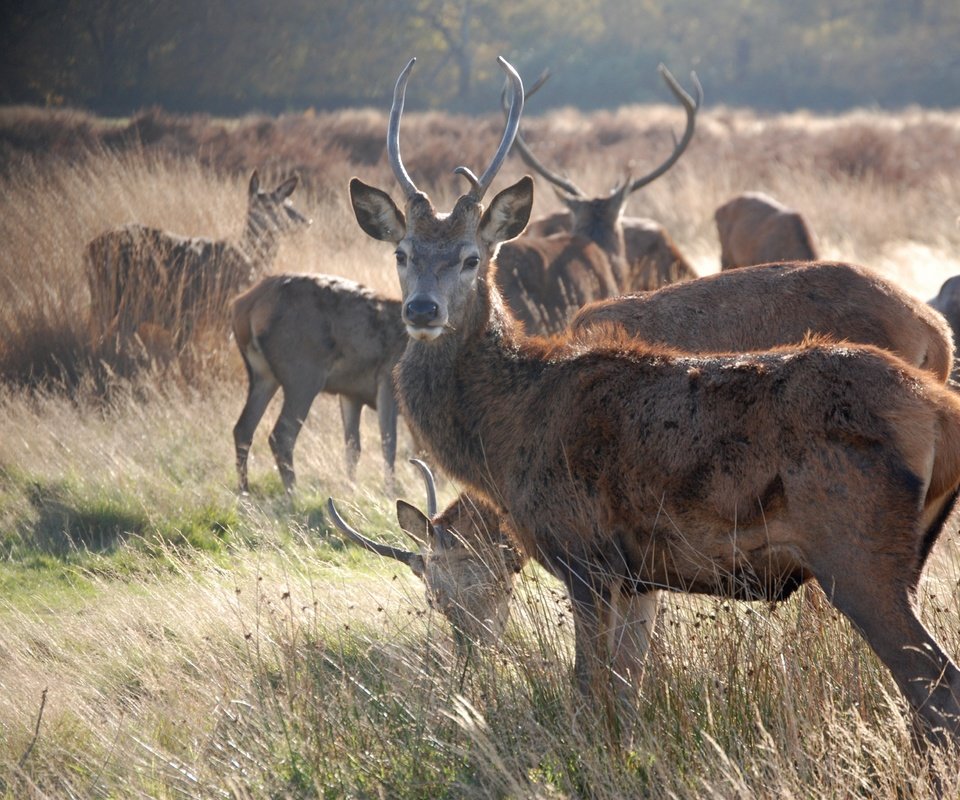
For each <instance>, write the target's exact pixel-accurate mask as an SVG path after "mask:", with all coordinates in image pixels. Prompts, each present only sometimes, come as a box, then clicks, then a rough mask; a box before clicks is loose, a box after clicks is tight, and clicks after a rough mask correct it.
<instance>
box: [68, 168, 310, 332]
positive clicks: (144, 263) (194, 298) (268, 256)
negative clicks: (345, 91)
mask: <svg viewBox="0 0 960 800" xmlns="http://www.w3.org/2000/svg"><path fill="white" fill-rule="evenodd" d="M297 182H298V178H297V176H296V175H293V176H291V177H289V178H287V179H286V180H284V181H282V182H281V183H280V184H279V185H278V186H277V187H276V189H274V190H273V191H272V192H262V191H260V178H259V176H258V174H257V172H256V171H254V173H253V175H252V176H251V178H250V185H249V190H248V197H247V219H246V225H245V227H244V230H243V234H242V236H241V237H240V240H239V241H238V242H230V241H225V240H219V241H213V240H210V239H200V238H187V237H183V236H177V235H175V234H172V233H167V232H166V231H162V230H159V229H157V228H148V227H146V226H145V225H139V224H132V225H127V226H125V227H123V228H118V229H116V230H111V231H107V232H105V233H102V234H100V235H99V236H97V237H96V238H95V239H93V240H92V241H91V242H90V243H89V244H88V245H87V248H86V251H85V263H86V272H87V281H88V284H89V286H90V303H91V305H90V317H91V328H92V330H93V332H94V335H95V336H96V337H97V338H98V340H99V341H100V342H102V343H112V344H115V345H119V346H120V347H123V346H125V345H126V344H127V343H129V342H130V341H131V340H132V338H133V337H134V335H137V334H143V335H144V336H149V337H150V338H153V337H154V336H155V335H156V333H158V332H159V333H161V335H164V334H165V338H167V339H168V340H169V341H170V342H171V343H172V344H173V345H174V346H175V347H177V348H178V349H179V348H180V347H182V346H183V345H184V344H186V343H187V342H188V341H189V339H190V336H191V334H192V332H193V330H194V329H195V327H196V326H197V324H198V322H199V321H200V320H201V319H202V318H203V317H204V315H205V314H213V315H219V314H220V313H221V309H222V307H223V305H224V304H225V303H226V302H227V300H228V299H229V298H230V297H231V296H232V295H234V294H236V293H237V291H239V290H240V289H241V288H243V287H244V286H247V285H249V284H250V283H252V282H253V281H254V280H255V279H256V278H257V276H258V275H260V274H262V273H263V272H265V271H267V270H268V269H269V268H270V265H271V264H272V263H273V261H274V259H275V258H276V255H277V251H278V249H279V240H280V237H281V236H283V235H285V234H287V233H289V232H292V231H295V230H299V229H301V228H304V227H306V226H307V225H309V224H310V220H308V219H307V218H306V217H304V216H303V215H302V214H301V213H300V212H299V211H297V210H296V209H295V208H294V207H293V206H292V205H291V204H290V199H289V198H290V195H291V194H293V190H294V189H295V188H296V187H297Z"/></svg>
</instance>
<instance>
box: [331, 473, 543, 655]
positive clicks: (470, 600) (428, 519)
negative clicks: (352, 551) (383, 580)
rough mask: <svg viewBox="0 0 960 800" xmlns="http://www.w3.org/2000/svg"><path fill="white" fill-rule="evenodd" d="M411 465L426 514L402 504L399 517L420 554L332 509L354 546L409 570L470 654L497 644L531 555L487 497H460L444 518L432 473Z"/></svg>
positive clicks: (458, 645) (456, 641)
mask: <svg viewBox="0 0 960 800" xmlns="http://www.w3.org/2000/svg"><path fill="white" fill-rule="evenodd" d="M410 462H411V463H412V464H414V465H416V467H417V468H418V469H419V470H420V473H421V474H422V476H423V480H424V484H425V486H426V491H427V512H426V514H424V513H423V512H422V511H420V509H418V508H417V507H416V506H413V505H411V504H410V503H407V502H406V501H404V500H397V519H398V521H399V522H400V527H401V529H402V530H403V531H404V532H405V533H406V534H407V535H408V536H409V537H410V538H411V539H413V541H414V542H416V543H417V544H418V545H419V547H420V552H418V553H414V552H412V551H409V550H403V549H401V548H398V547H391V546H390V545H386V544H382V543H381V542H377V541H374V540H373V539H369V538H367V537H366V536H364V535H363V534H361V533H359V532H358V531H356V530H354V529H353V528H352V527H350V525H348V524H347V523H346V522H345V521H344V520H343V518H342V517H341V516H340V514H339V513H338V511H337V508H336V506H335V505H334V503H333V500H332V499H331V500H328V501H327V510H328V512H329V514H330V518H331V520H333V523H334V524H335V525H336V526H337V527H338V528H339V529H340V530H341V531H342V532H343V533H344V534H345V535H346V536H347V537H348V538H349V539H351V540H352V541H353V542H355V543H356V544H358V545H360V546H361V547H363V548H366V549H367V550H370V551H371V552H373V553H376V554H377V555H379V556H384V557H385V558H392V559H395V560H397V561H399V562H401V563H402V564H406V565H407V566H408V567H410V569H411V570H412V571H413V573H414V575H416V576H417V577H418V578H420V579H421V580H422V581H423V582H424V584H425V586H426V592H427V602H428V603H429V604H430V605H431V606H432V607H434V608H436V609H437V610H438V611H440V612H441V613H442V614H443V615H444V616H445V617H446V618H447V619H448V620H449V622H450V625H451V627H452V628H453V636H454V645H455V647H456V649H457V651H458V652H459V653H461V654H464V653H466V652H467V651H468V650H469V649H470V648H471V647H472V646H473V645H474V644H477V643H493V642H495V641H496V640H497V639H499V637H500V635H501V633H503V629H504V626H505V625H506V622H507V618H508V616H509V614H510V598H511V597H512V596H513V588H514V582H515V579H516V576H517V573H519V572H520V570H521V569H522V568H523V566H524V564H525V563H526V562H527V557H526V555H525V554H523V553H521V552H520V551H519V550H518V549H517V547H516V544H515V543H514V540H513V537H512V536H511V535H510V534H508V533H507V532H506V531H505V530H504V521H503V520H502V518H501V516H500V514H499V513H498V512H497V510H496V509H494V508H493V507H492V506H491V505H490V504H489V503H488V502H487V501H486V500H484V499H482V498H480V497H473V496H470V495H468V494H461V495H460V496H459V497H457V498H456V499H455V500H454V501H453V502H452V503H450V505H449V506H447V507H446V508H445V509H444V510H443V511H442V512H441V513H439V514H438V513H437V490H436V485H435V483H434V479H433V474H432V473H431V472H430V468H429V467H428V466H427V465H426V464H425V463H424V462H423V461H420V460H419V459H415V458H414V459H410Z"/></svg>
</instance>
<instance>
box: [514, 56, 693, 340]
mask: <svg viewBox="0 0 960 800" xmlns="http://www.w3.org/2000/svg"><path fill="white" fill-rule="evenodd" d="M660 74H661V75H662V76H663V79H664V81H665V82H666V84H667V86H668V87H669V89H670V91H671V92H672V93H673V95H674V97H676V98H677V100H678V101H679V102H680V104H681V105H682V106H683V108H684V110H685V111H686V115H687V124H686V128H685V130H684V133H683V136H682V137H681V139H680V141H679V142H677V143H676V145H675V147H674V149H673V152H672V153H671V154H670V156H669V157H668V158H667V159H666V160H665V161H664V162H663V163H662V164H661V165H660V166H659V167H657V168H656V169H655V170H653V171H652V172H650V173H649V174H647V175H644V176H643V177H641V178H636V179H634V180H630V179H629V178H628V179H626V180H624V182H623V183H622V184H621V185H620V186H618V187H617V188H615V189H614V190H613V191H612V192H611V193H610V194H609V195H607V196H606V197H588V196H587V195H586V194H584V192H583V191H582V190H581V189H579V188H578V187H577V186H576V184H574V183H573V182H572V181H570V180H567V179H566V178H562V177H560V176H559V175H557V174H555V173H553V172H551V171H550V170H549V169H547V168H546V167H545V166H544V165H543V164H541V163H540V161H538V160H537V158H536V157H535V156H534V155H533V153H532V152H531V151H530V149H529V147H527V145H526V143H525V142H524V141H523V138H522V137H521V136H520V135H519V133H518V134H517V136H516V139H515V140H514V143H513V147H514V148H515V149H516V151H517V152H518V153H519V154H520V156H521V158H523V160H524V162H525V163H526V164H527V165H528V166H529V167H530V168H531V169H533V170H534V171H535V172H537V173H538V174H539V175H541V176H542V177H543V178H545V179H546V180H547V181H549V182H550V183H551V184H553V185H554V186H555V187H556V189H557V195H558V196H559V197H560V199H561V200H562V201H563V203H564V205H566V207H567V209H568V213H569V215H570V217H571V226H570V229H569V231H568V232H565V233H555V234H553V235H551V236H545V237H535V236H525V237H522V238H520V239H518V240H516V241H513V242H509V243H508V244H505V245H504V246H503V247H501V248H500V255H499V256H498V264H499V271H498V273H497V275H498V278H497V279H498V281H499V285H500V287H501V290H502V293H503V296H504V298H505V299H506V301H507V304H508V305H509V306H510V309H511V310H512V311H513V312H514V314H515V315H516V316H517V317H518V318H519V319H520V321H521V322H523V324H524V326H525V327H526V329H527V331H528V332H531V333H532V332H534V330H538V329H539V330H543V329H546V330H547V331H549V332H558V331H560V330H563V329H564V328H565V327H566V326H567V323H568V322H569V320H570V317H571V315H572V314H573V312H575V311H576V310H577V308H579V307H580V306H582V305H584V304H585V303H588V302H591V301H593V300H601V299H603V298H605V297H613V296H615V295H618V294H622V293H623V292H625V291H638V290H641V289H646V288H655V287H656V286H658V285H660V284H661V283H662V282H664V281H667V280H668V279H669V278H670V277H671V276H675V277H679V276H684V277H687V276H688V273H692V270H690V269H689V265H688V264H686V262H685V261H684V260H683V258H682V257H681V256H680V255H679V253H677V252H676V248H674V247H673V246H672V243H669V239H668V237H666V235H665V234H662V229H661V228H660V227H659V226H658V225H657V224H656V223H650V222H649V221H646V220H644V221H642V223H643V225H642V228H641V230H642V232H641V233H640V234H639V235H636V236H634V238H636V239H640V240H641V247H642V249H643V250H644V251H646V252H647V253H648V254H649V253H650V250H651V249H652V250H653V251H654V252H653V256H652V258H644V259H642V260H641V261H640V262H634V261H630V260H628V258H627V251H626V245H625V242H624V229H623V223H622V220H621V218H622V216H623V209H624V207H625V206H626V203H627V200H628V199H629V197H630V195H631V194H633V193H634V192H635V191H637V190H638V189H640V188H642V187H644V186H647V185H649V184H650V183H652V182H653V181H654V180H656V179H657V178H659V177H660V176H661V175H663V174H664V173H665V172H666V171H667V170H669V169H670V168H671V167H672V166H673V165H674V164H675V163H676V162H677V161H678V159H679V158H680V156H681V155H683V153H684V151H685V150H686V149H687V146H688V145H689V144H690V140H691V139H692V138H693V132H694V129H695V125H696V116H697V111H698V110H699V109H700V105H701V103H702V102H703V89H702V88H701V86H700V82H699V81H698V80H697V76H696V75H695V74H694V75H693V82H694V90H695V95H696V98H695V99H694V98H692V97H690V95H688V94H687V93H686V92H685V91H684V90H683V88H682V87H681V86H680V84H679V83H677V80H676V79H675V78H674V77H673V75H671V74H670V72H669V71H668V70H667V68H666V67H664V66H663V65H661V66H660ZM540 83H542V80H541V82H540ZM538 85H539V84H538ZM651 226H653V228H652V235H651ZM664 248H665V249H664ZM651 270H653V271H656V272H657V273H658V276H657V277H653V275H652V274H651ZM659 273H663V274H662V275H661V274H659Z"/></svg>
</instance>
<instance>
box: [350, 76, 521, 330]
mask: <svg viewBox="0 0 960 800" xmlns="http://www.w3.org/2000/svg"><path fill="white" fill-rule="evenodd" d="M415 60H416V59H411V60H410V62H409V63H408V64H407V66H406V67H405V68H404V70H403V72H401V73H400V77H399V78H398V79H397V84H396V87H395V89H394V95H393V107H392V108H391V111H390V122H389V126H388V131H387V152H388V154H389V157H390V164H391V166H392V167H393V172H394V175H395V176H396V178H397V181H398V183H399V184H400V188H401V189H402V190H403V192H404V195H405V209H406V210H405V213H404V212H401V211H400V209H399V208H398V207H397V205H396V204H395V203H394V202H393V200H392V199H391V198H390V196H389V195H388V194H387V193H386V192H384V191H382V190H381V189H376V188H374V187H372V186H368V185H366V184H365V183H363V182H362V181H360V180H359V179H357V178H354V179H353V180H351V181H350V197H351V201H352V203H353V210H354V213H355V214H356V217H357V221H358V222H359V223H360V227H361V228H363V230H364V231H365V232H366V233H367V234H368V235H370V236H372V237H373V238H374V239H380V240H382V241H387V242H392V243H394V244H395V245H396V258H397V272H398V273H399V277H400V288H401V292H402V296H403V305H402V312H401V313H402V316H403V321H404V324H405V325H406V329H407V333H408V334H409V335H410V336H411V337H413V338H414V339H418V340H421V341H434V340H436V339H439V338H440V337H441V336H442V335H443V334H444V333H446V332H448V331H450V330H457V329H460V328H461V327H462V326H461V322H462V321H463V320H464V318H465V317H466V316H468V313H469V310H470V308H471V306H472V305H473V303H474V300H475V298H476V296H477V294H478V290H480V289H481V288H482V287H484V286H486V285H487V284H488V282H489V281H490V280H492V276H491V275H490V274H489V272H490V270H489V265H490V262H491V260H492V259H493V258H494V257H495V255H496V251H497V247H498V246H499V245H500V243H501V242H504V241H507V240H508V239H512V238H514V237H516V236H519V235H520V233H521V232H522V231H523V228H524V227H525V226H526V224H527V221H528V220H529V218H530V209H531V207H532V205H533V181H532V180H531V179H530V178H529V177H525V178H521V179H520V180H519V181H518V182H517V183H515V184H514V185H513V186H511V187H509V188H507V189H504V190H503V191H502V192H500V193H499V194H498V195H497V196H496V197H494V199H493V201H492V202H491V203H490V207H489V208H486V209H484V206H483V204H482V200H483V196H484V195H485V194H486V192H487V189H488V188H489V187H490V184H491V183H492V181H493V179H494V177H496V174H497V172H498V171H499V170H500V167H501V166H502V164H503V161H504V159H505V158H506V157H507V153H508V152H509V150H510V146H511V145H512V144H513V140H514V137H515V136H516V134H517V129H518V127H519V125H520V114H521V113H522V111H523V83H522V81H521V80H520V76H519V75H518V74H517V72H516V70H515V69H514V68H513V67H512V66H510V64H509V63H507V61H506V60H504V59H503V58H500V59H499V63H500V66H501V67H502V68H503V70H504V71H505V72H506V74H507V76H508V79H509V81H510V83H511V86H512V89H513V92H512V98H511V103H510V109H509V112H508V114H507V123H506V127H505V130H504V133H503V138H502V139H501V142H500V146H499V148H498V149H497V152H496V154H495V155H494V157H493V160H492V161H491V162H490V165H489V166H488V167H487V168H486V169H485V170H484V171H483V173H482V174H481V176H480V177H479V178H478V177H477V176H476V175H475V174H474V173H473V172H472V171H471V170H469V169H468V168H467V167H462V166H461V167H457V168H456V170H454V171H455V172H456V173H457V174H459V175H463V176H464V177H465V178H466V179H467V180H468V182H469V183H470V186H471V188H470V191H468V192H467V193H466V194H464V195H462V196H461V197H460V198H459V199H458V200H457V202H456V204H455V205H454V208H453V211H451V212H450V213H449V214H438V213H437V212H436V211H435V210H434V208H433V205H432V204H431V202H430V200H429V199H428V197H427V196H426V194H424V193H423V192H421V191H420V190H419V189H417V187H416V184H414V182H413V180H412V179H411V178H410V176H409V174H408V173H407V171H406V169H405V168H404V166H403V161H402V159H401V158H400V116H401V114H402V113H403V102H404V94H405V91H406V84H407V79H408V78H409V75H410V70H411V69H412V68H413V64H414V62H415Z"/></svg>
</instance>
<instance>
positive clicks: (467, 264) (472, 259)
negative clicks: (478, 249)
mask: <svg viewBox="0 0 960 800" xmlns="http://www.w3.org/2000/svg"><path fill="white" fill-rule="evenodd" d="M479 266H480V256H467V257H466V258H465V259H463V268H464V269H476V268H477V267H479Z"/></svg>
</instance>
